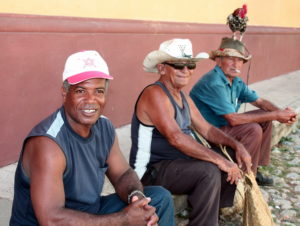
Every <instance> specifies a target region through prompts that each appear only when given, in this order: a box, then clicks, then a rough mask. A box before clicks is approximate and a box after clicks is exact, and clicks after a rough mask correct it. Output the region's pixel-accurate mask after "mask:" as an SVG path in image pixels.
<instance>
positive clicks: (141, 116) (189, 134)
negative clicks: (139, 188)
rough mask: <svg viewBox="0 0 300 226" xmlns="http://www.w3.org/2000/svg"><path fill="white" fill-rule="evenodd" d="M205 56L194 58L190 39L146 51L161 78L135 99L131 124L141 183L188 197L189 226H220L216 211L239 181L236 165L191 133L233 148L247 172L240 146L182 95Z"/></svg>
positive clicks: (148, 66) (148, 65) (246, 160)
mask: <svg viewBox="0 0 300 226" xmlns="http://www.w3.org/2000/svg"><path fill="white" fill-rule="evenodd" d="M203 58H208V55H207V54H206V53H205V54H204V53H202V54H198V55H197V56H196V57H193V51H192V44H191V42H190V40H188V39H172V40H168V41H165V42H163V43H161V45H160V48H159V50H155V51H152V52H150V53H149V54H148V55H147V56H146V58H145V60H144V69H145V71H147V72H151V73H158V74H159V79H158V80H157V81H156V82H155V83H153V84H151V85H149V86H147V87H146V88H145V89H144V90H143V91H142V92H141V94H140V95H139V97H138V99H137V102H136V105H135V110H134V114H133V117H132V124H131V138H132V147H131V152H130V165H131V166H132V167H133V168H134V169H135V171H136V172H137V174H138V176H139V178H140V179H141V181H142V183H143V184H144V185H149V184H151V185H161V186H164V187H165V188H167V189H168V190H170V191H171V193H173V194H187V195H188V202H189V204H190V206H191V208H192V210H191V213H190V215H189V225H190V226H191V225H197V226H198V225H212V226H216V225H218V214H219V208H221V207H226V206H231V205H232V203H233V195H234V192H235V183H236V182H237V181H238V180H239V178H241V174H240V169H239V167H238V166H237V164H235V163H233V162H230V161H228V160H227V159H226V158H224V157H223V156H222V155H221V154H220V151H219V149H218V148H217V147H216V146H213V149H215V151H214V150H211V149H209V148H207V147H205V146H204V145H203V144H201V143H199V142H198V141H197V140H196V139H195V138H196V137H195V132H197V133H199V134H201V135H202V136H203V137H204V138H206V139H207V140H208V141H209V142H211V143H215V144H223V145H227V146H228V147H231V148H232V149H233V150H234V151H233V150H231V151H232V153H231V154H233V156H234V157H236V159H237V161H238V163H239V164H245V165H246V166H247V168H248V170H250V168H251V166H250V165H251V159H250V156H249V154H248V152H247V151H246V149H245V148H244V146H243V145H242V144H241V143H239V142H237V141H235V140H234V139H232V138H231V137H229V136H227V135H226V134H225V133H223V132H222V131H221V130H219V129H217V128H215V127H214V126H212V125H210V124H209V123H207V122H206V120H205V119H204V118H203V117H202V116H201V114H200V112H199V111H198V109H197V108H196V106H195V105H194V103H193V101H192V100H191V99H190V98H189V97H188V96H187V95H185V94H184V93H183V92H182V88H183V87H185V86H186V85H187V84H188V83H189V81H190V79H191V76H192V74H193V72H194V69H195V68H196V62H197V61H199V60H201V59H203ZM193 131H194V132H193ZM218 152H219V153H218Z"/></svg>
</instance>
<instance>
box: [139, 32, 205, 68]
mask: <svg viewBox="0 0 300 226" xmlns="http://www.w3.org/2000/svg"><path fill="white" fill-rule="evenodd" d="M208 58H209V55H208V54H207V53H204V52H202V53H199V54H197V55H196V57H193V49H192V43H191V41H190V40H189V39H178V38H176V39H172V40H168V41H165V42H163V43H161V44H160V46H159V50H155V51H152V52H150V53H149V54H148V55H147V56H146V57H145V59H144V63H143V65H144V70H145V71H147V72H151V73H157V72H158V71H157V68H156V65H157V64H160V63H163V62H166V61H180V60H187V61H193V62H197V61H199V60H203V59H208Z"/></svg>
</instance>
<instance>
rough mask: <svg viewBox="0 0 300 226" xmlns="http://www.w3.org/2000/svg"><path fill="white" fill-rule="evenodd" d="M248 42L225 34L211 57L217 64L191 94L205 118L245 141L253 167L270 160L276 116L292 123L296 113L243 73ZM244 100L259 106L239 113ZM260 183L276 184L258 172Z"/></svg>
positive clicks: (247, 57) (249, 57)
mask: <svg viewBox="0 0 300 226" xmlns="http://www.w3.org/2000/svg"><path fill="white" fill-rule="evenodd" d="M246 50H247V49H246V47H245V45H244V43H242V42H241V41H239V40H235V39H232V38H226V37H225V38H223V39H222V42H221V45H220V47H219V48H218V49H217V50H215V51H212V52H211V54H210V58H211V59H212V60H214V61H215V62H216V66H215V67H214V68H213V69H212V70H211V71H210V72H208V73H207V74H205V75H204V76H203V77H202V78H201V79H200V80H199V81H198V82H197V83H196V84H195V85H194V87H193V89H192V90H191V92H190V96H191V98H192V99H193V101H194V103H195V104H196V106H197V107H198V109H199V110H200V111H201V114H202V115H203V116H204V117H205V119H206V120H207V121H208V122H209V123H211V124H213V125H214V126H216V127H218V128H220V129H221V130H223V131H224V132H225V133H227V134H229V135H231V136H232V137H234V138H235V139H237V140H239V141H240V142H241V143H243V144H244V146H245V147H246V149H247V150H248V152H249V153H250V155H251V158H252V171H253V172H254V173H255V174H256V173H257V167H258V166H261V165H268V164H269V162H270V150H271V135H272V133H271V132H272V131H271V130H272V123H271V122H272V120H277V121H279V122H281V123H287V124H292V123H294V122H295V119H296V114H295V112H294V111H293V110H292V109H291V108H289V107H288V108H286V109H280V108H279V107H277V106H275V105H274V104H273V103H271V102H270V101H268V100H265V99H263V98H260V97H259V96H258V94H257V93H256V92H255V91H253V90H251V89H250V88H249V87H248V86H247V85H246V84H245V83H244V82H243V81H242V80H241V78H240V77H239V76H240V75H241V73H242V67H243V64H245V63H247V61H249V60H250V59H251V55H250V54H249V53H247V51H246ZM242 103H251V104H252V105H254V106H256V107H258V108H259V110H255V111H251V112H244V113H238V110H239V108H240V105H241V104H242ZM256 178H257V182H258V184H259V185H272V184H273V180H272V179H271V178H269V177H266V176H263V175H262V174H261V173H259V172H258V173H257V177H256Z"/></svg>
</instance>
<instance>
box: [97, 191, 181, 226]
mask: <svg viewBox="0 0 300 226" xmlns="http://www.w3.org/2000/svg"><path fill="white" fill-rule="evenodd" d="M144 193H145V195H146V196H147V197H150V198H151V202H150V205H151V206H154V207H155V208H156V214H157V216H158V217H159V222H158V225H159V226H173V225H175V219H174V206H173V199H172V196H171V194H170V192H169V191H168V190H166V189H164V188H163V187H160V186H147V187H144ZM127 205H128V204H127V203H125V202H123V201H122V200H121V199H120V198H119V196H118V195H117V194H116V193H114V194H111V195H107V196H101V207H100V210H99V212H98V213H99V214H109V213H115V212H119V211H121V210H122V209H123V208H125V207H126V206H127Z"/></svg>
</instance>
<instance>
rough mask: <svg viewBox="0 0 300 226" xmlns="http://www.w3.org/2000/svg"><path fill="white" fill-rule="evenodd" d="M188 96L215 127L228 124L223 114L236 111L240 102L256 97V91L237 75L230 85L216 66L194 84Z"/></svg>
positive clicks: (251, 100) (249, 100) (252, 99)
mask: <svg viewBox="0 0 300 226" xmlns="http://www.w3.org/2000/svg"><path fill="white" fill-rule="evenodd" d="M190 96H191V98H192V99H193V101H194V103H195V104H196V106H197V108H198V109H199V110H200V112H201V114H202V115H203V117H204V118H205V119H206V120H207V121H208V122H209V123H210V124H212V125H214V126H216V127H222V126H226V125H228V122H227V120H225V118H224V117H223V115H226V114H230V113H234V112H237V111H238V110H239V108H240V106H241V104H242V103H248V102H253V101H256V100H257V99H258V95H257V93H256V92H255V91H253V90H251V89H250V88H249V87H248V86H247V85H246V84H245V83H244V82H243V81H242V80H241V79H240V78H239V77H235V78H234V79H233V82H232V85H231V84H230V83H229V81H228V80H227V78H226V76H225V74H224V73H223V71H222V70H221V68H220V67H218V66H216V67H215V68H214V69H213V70H211V71H210V72H208V73H207V74H205V75H204V76H203V77H202V78H201V79H200V80H199V81H198V82H197V83H196V84H195V85H194V87H193V88H192V90H191V92H190Z"/></svg>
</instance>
